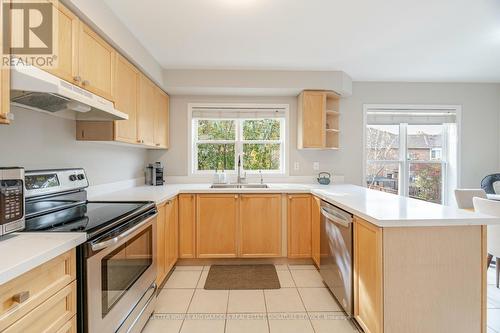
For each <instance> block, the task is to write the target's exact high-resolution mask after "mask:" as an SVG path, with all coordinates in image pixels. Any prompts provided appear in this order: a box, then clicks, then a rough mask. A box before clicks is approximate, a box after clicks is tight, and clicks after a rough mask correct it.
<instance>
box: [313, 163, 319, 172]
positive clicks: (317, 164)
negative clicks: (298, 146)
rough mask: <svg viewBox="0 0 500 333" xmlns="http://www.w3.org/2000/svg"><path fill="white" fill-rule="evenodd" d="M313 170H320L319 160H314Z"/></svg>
mask: <svg viewBox="0 0 500 333" xmlns="http://www.w3.org/2000/svg"><path fill="white" fill-rule="evenodd" d="M313 170H314V171H319V162H313Z"/></svg>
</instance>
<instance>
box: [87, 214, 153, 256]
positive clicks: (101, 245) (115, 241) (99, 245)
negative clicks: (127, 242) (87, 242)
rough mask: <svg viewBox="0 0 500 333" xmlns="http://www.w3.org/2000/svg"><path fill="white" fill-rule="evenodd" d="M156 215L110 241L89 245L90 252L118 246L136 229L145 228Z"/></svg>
mask: <svg viewBox="0 0 500 333" xmlns="http://www.w3.org/2000/svg"><path fill="white" fill-rule="evenodd" d="M156 215H158V214H155V215H153V216H151V217H150V218H148V219H147V220H144V221H143V222H141V223H138V224H136V225H134V226H133V227H132V228H130V229H127V230H126V231H124V232H122V233H121V234H119V235H118V236H116V237H113V238H111V239H108V240H105V241H104V242H100V243H96V244H92V245H91V247H92V251H99V250H102V249H105V248H107V247H110V246H112V245H116V244H118V243H119V242H120V241H121V240H123V239H124V238H126V237H128V236H130V235H131V234H133V233H134V232H135V231H137V230H138V229H140V228H142V227H143V226H145V225H146V224H148V223H150V222H151V220H152V219H153V218H155V217H156Z"/></svg>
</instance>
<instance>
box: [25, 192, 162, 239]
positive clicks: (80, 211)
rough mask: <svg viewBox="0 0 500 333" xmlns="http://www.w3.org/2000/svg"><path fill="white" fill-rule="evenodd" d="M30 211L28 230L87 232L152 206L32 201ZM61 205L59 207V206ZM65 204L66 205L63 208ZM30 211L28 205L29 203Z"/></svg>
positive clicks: (145, 204) (149, 204) (134, 203)
mask: <svg viewBox="0 0 500 333" xmlns="http://www.w3.org/2000/svg"><path fill="white" fill-rule="evenodd" d="M31 204H32V206H31V207H30V208H29V210H30V212H31V216H30V214H28V218H27V219H26V229H25V231H31V232H33V231H59V232H75V231H77V232H87V233H88V234H90V233H94V232H95V231H96V230H99V229H103V228H105V226H106V225H109V224H111V223H113V222H115V221H117V220H120V219H121V218H124V217H128V216H132V215H134V213H136V212H140V211H143V210H147V208H148V207H150V206H152V207H154V205H152V204H151V203H148V202H85V203H80V204H76V203H74V204H73V205H71V202H70V205H69V207H68V201H65V200H57V199H55V200H43V201H38V202H36V203H31ZM58 207H59V208H61V209H59V210H57V208H58ZM63 207H66V208H63ZM46 209H52V210H51V211H50V212H48V213H47V212H45V213H44V214H39V215H36V211H37V210H46ZM27 211H28V205H27Z"/></svg>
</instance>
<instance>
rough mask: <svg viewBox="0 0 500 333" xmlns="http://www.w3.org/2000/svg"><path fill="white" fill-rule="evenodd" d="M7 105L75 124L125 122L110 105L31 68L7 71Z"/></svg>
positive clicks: (124, 117) (98, 97)
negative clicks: (61, 118) (9, 83)
mask: <svg viewBox="0 0 500 333" xmlns="http://www.w3.org/2000/svg"><path fill="white" fill-rule="evenodd" d="M10 89H11V104H12V105H17V106H19V107H22V108H27V109H31V110H36V111H43V112H48V113H52V114H54V115H58V116H62V117H65V118H72V119H76V120H97V121H111V120H127V119H128V115H127V114H125V113H123V112H120V111H118V110H116V109H115V108H114V106H113V103H112V102H110V101H108V100H106V99H104V98H102V97H100V96H97V95H95V94H93V93H90V92H88V91H86V90H84V89H82V88H80V87H78V86H75V85H73V84H71V83H68V82H66V81H64V80H61V79H59V78H58V77H56V76H55V75H52V74H50V73H48V72H45V71H43V70H41V69H40V68H37V67H35V66H27V65H20V64H17V65H15V66H13V67H12V69H11V88H10Z"/></svg>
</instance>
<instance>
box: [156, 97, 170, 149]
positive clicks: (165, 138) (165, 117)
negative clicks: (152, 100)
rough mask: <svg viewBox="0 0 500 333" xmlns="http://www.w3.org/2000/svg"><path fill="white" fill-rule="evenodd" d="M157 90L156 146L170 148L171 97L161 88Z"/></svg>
mask: <svg viewBox="0 0 500 333" xmlns="http://www.w3.org/2000/svg"><path fill="white" fill-rule="evenodd" d="M156 90H157V99H156V103H157V104H156V109H155V111H156V112H155V146H156V147H158V148H168V144H169V105H168V104H169V97H168V95H167V94H165V93H164V92H163V91H162V90H161V89H160V88H156Z"/></svg>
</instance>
